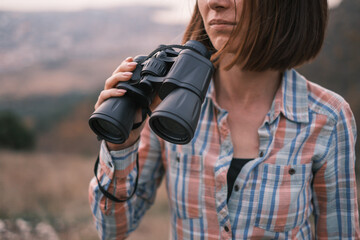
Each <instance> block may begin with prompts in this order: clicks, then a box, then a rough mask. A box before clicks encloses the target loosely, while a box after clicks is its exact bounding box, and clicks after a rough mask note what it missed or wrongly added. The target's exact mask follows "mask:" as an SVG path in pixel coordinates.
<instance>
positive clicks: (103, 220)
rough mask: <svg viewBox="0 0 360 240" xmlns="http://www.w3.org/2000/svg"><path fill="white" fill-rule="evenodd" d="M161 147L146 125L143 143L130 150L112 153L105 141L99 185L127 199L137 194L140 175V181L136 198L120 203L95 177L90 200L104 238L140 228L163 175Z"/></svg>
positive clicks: (115, 237)
mask: <svg viewBox="0 0 360 240" xmlns="http://www.w3.org/2000/svg"><path fill="white" fill-rule="evenodd" d="M162 144H163V143H162V142H160V140H159V138H158V137H156V135H155V134H153V133H151V131H150V128H149V126H148V124H147V123H146V126H145V128H144V130H143V131H142V133H141V140H140V141H138V142H136V143H135V145H133V146H131V147H129V148H126V149H124V150H120V151H113V152H109V151H108V149H107V146H106V144H105V142H103V143H102V145H101V150H100V163H99V168H98V178H99V180H100V184H101V185H102V186H103V187H104V188H105V189H106V190H107V191H108V192H110V193H111V194H113V195H114V196H115V197H116V198H118V199H127V198H128V197H129V196H130V194H131V193H132V192H133V191H134V186H135V179H136V175H137V174H139V180H138V186H137V189H136V192H135V194H134V196H133V197H131V199H129V200H128V201H126V202H121V203H117V202H114V201H111V200H110V199H108V198H107V197H105V196H104V195H103V193H102V192H101V191H100V189H99V187H98V183H97V181H96V179H95V178H93V179H92V181H91V182H90V188H89V200H90V205H91V210H92V213H93V215H94V220H95V223H96V229H97V231H98V233H99V236H100V238H101V239H124V238H125V237H126V236H127V235H128V234H129V233H130V232H132V231H134V230H135V229H136V228H137V226H138V225H139V222H140V220H141V218H142V216H143V215H144V213H145V212H146V210H147V209H149V207H150V206H151V205H152V204H153V203H154V200H155V195H156V190H157V188H158V187H159V185H160V183H161V180H162V177H163V173H164V166H163V164H162V159H163V156H162V155H163V154H162V149H163V146H162ZM137 154H138V157H139V168H140V169H139V171H138V169H137V167H136V158H137Z"/></svg>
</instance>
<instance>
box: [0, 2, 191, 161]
mask: <svg viewBox="0 0 360 240" xmlns="http://www.w3.org/2000/svg"><path fill="white" fill-rule="evenodd" d="M158 10H164V9H159V8H155V7H146V6H143V7H131V6H128V7H121V8H115V9H101V10H85V11H80V12H36V13H25V12H24V13H21V12H0V86H1V88H0V111H3V110H10V111H14V112H15V113H16V114H18V115H19V116H20V117H21V118H23V119H24V121H25V123H26V124H27V125H28V126H29V128H31V129H34V130H35V132H36V133H37V139H38V141H37V149H38V150H41V151H70V152H80V153H92V154H94V153H96V152H97V149H98V143H97V141H96V140H95V136H94V135H93V134H92V132H90V129H89V128H88V125H87V120H88V117H89V116H90V114H91V112H92V111H93V105H94V104H95V101H96V98H97V94H98V92H99V91H100V90H101V89H102V88H103V84H104V81H105V79H106V78H108V77H109V76H110V75H111V73H112V72H113V71H114V69H115V68H116V67H117V66H118V65H119V64H120V63H121V61H122V60H123V59H125V58H126V57H127V56H136V55H139V54H148V53H150V52H151V51H152V50H153V49H155V48H156V47H157V46H158V45H159V44H170V43H178V42H179V41H180V39H181V35H182V32H183V30H184V26H177V25H167V24H159V23H156V22H154V21H152V15H153V14H154V13H155V12H156V11H158ZM49 139H52V140H51V141H49Z"/></svg>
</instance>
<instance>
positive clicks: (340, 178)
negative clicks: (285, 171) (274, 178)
mask: <svg viewBox="0 0 360 240" xmlns="http://www.w3.org/2000/svg"><path fill="white" fill-rule="evenodd" d="M337 116H338V117H337V119H335V120H336V123H335V126H334V129H333V132H332V135H331V136H330V141H329V143H330V145H329V151H328V154H327V155H326V156H325V158H324V161H323V163H322V165H321V167H320V168H319V169H318V170H317V171H316V173H315V174H314V181H313V204H314V214H315V225H316V229H315V231H316V239H360V229H359V213H358V202H357V188H356V177H355V141H356V125H355V120H354V116H353V114H352V112H351V110H350V107H349V105H348V104H347V103H344V104H343V106H340V111H339V114H338V115H337Z"/></svg>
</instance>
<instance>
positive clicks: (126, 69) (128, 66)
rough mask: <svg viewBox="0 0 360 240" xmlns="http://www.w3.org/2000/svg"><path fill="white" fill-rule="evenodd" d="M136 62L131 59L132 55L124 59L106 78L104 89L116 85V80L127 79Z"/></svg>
mask: <svg viewBox="0 0 360 240" xmlns="http://www.w3.org/2000/svg"><path fill="white" fill-rule="evenodd" d="M136 65H137V62H134V61H133V58H132V57H128V58H127V59H125V60H124V61H123V62H122V63H121V64H120V65H119V66H118V67H117V68H116V70H115V71H114V72H113V74H112V76H111V77H109V78H108V79H106V81H105V87H104V89H105V90H107V89H110V88H114V87H116V85H117V84H118V82H122V81H129V80H130V79H131V76H132V74H133V73H132V71H134V70H135V68H136Z"/></svg>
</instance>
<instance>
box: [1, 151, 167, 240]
mask: <svg viewBox="0 0 360 240" xmlns="http://www.w3.org/2000/svg"><path fill="white" fill-rule="evenodd" d="M93 163H94V158H93V157H82V156H79V155H70V154H59V153H58V154H50V153H13V152H3V151H2V152H0V192H1V193H2V194H1V197H0V219H4V218H5V219H10V220H15V219H17V218H23V219H25V220H28V221H30V223H31V224H33V225H34V224H35V223H37V222H39V221H46V222H49V223H50V224H51V225H52V226H53V227H54V228H55V230H56V231H57V233H58V234H59V237H60V239H71V240H77V239H86V240H91V239H98V237H97V233H96V231H95V228H94V226H93V223H92V216H91V213H90V207H89V204H88V192H87V191H88V183H89V180H90V179H91V177H92V176H93V175H92V168H93ZM168 229H169V214H168V208H167V197H166V193H165V190H164V187H163V186H162V187H161V188H160V191H159V195H158V199H157V201H156V204H155V205H154V206H153V208H152V209H151V210H150V211H149V213H148V214H147V215H146V216H145V218H144V219H143V222H142V223H141V225H140V227H139V229H138V230H137V231H136V232H135V233H134V234H133V236H132V237H131V238H130V239H148V240H151V239H156V240H161V239H168ZM164 230H165V231H164Z"/></svg>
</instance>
